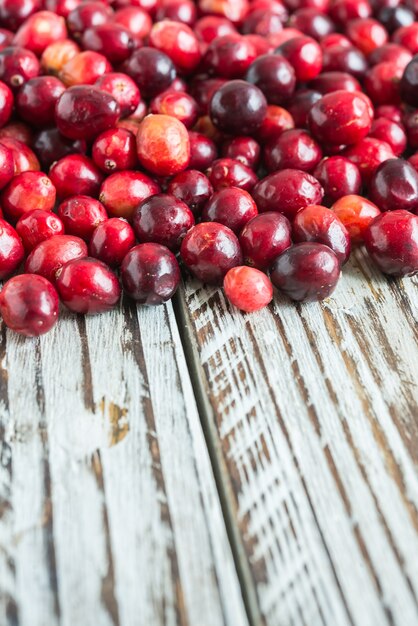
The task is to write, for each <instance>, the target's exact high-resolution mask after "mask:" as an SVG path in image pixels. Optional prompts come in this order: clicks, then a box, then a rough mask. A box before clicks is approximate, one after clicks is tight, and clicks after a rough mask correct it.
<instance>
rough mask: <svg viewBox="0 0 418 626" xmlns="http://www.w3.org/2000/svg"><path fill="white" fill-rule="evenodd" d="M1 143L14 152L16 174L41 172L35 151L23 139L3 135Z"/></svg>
mask: <svg viewBox="0 0 418 626" xmlns="http://www.w3.org/2000/svg"><path fill="white" fill-rule="evenodd" d="M0 144H2V145H3V146H6V148H9V150H10V152H11V153H12V159H13V166H14V173H15V176H17V175H18V174H21V173H22V172H39V170H40V169H41V166H40V163H39V161H38V159H37V158H36V155H35V153H34V152H33V151H32V150H31V149H30V148H29V147H28V146H27V145H26V144H24V143H23V142H22V141H18V140H17V139H12V138H11V137H1V139H0Z"/></svg>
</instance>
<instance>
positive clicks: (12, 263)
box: [0, 219, 24, 280]
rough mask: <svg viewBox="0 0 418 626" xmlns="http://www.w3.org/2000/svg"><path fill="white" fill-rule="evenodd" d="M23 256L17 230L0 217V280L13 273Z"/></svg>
mask: <svg viewBox="0 0 418 626" xmlns="http://www.w3.org/2000/svg"><path fill="white" fill-rule="evenodd" d="M23 257H24V249H23V245H22V242H21V240H20V237H19V236H18V234H17V232H16V231H15V229H14V228H13V226H11V225H10V224H9V223H8V222H6V221H5V220H3V219H0V280H3V278H8V277H9V276H10V274H13V272H14V271H15V270H16V269H17V268H18V267H19V265H20V264H21V263H22V261H23Z"/></svg>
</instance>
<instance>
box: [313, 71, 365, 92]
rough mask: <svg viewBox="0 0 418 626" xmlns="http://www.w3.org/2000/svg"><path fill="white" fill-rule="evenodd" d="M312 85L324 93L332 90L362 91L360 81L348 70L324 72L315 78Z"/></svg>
mask: <svg viewBox="0 0 418 626" xmlns="http://www.w3.org/2000/svg"><path fill="white" fill-rule="evenodd" d="M310 86H311V87H312V89H314V90H315V91H319V92H320V93H322V94H326V93H330V92H331V91H340V90H344V91H361V86H360V83H359V82H358V80H357V79H356V78H354V76H351V74H347V72H322V74H319V75H318V76H317V77H316V78H314V79H313V80H312V81H311V83H310Z"/></svg>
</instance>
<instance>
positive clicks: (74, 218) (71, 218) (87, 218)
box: [57, 196, 107, 242]
mask: <svg viewBox="0 0 418 626" xmlns="http://www.w3.org/2000/svg"><path fill="white" fill-rule="evenodd" d="M57 214H58V215H59V217H60V218H61V219H62V221H63V223H64V227H65V232H66V233H67V234H68V235H75V236H76V237H80V238H81V239H84V240H85V241H87V242H88V241H90V238H91V236H92V234H93V232H94V230H95V228H96V227H97V226H98V225H99V224H101V223H103V222H105V221H106V220H107V213H106V209H105V208H104V206H103V204H101V203H100V202H99V201H98V200H95V199H94V198H90V197H89V196H72V197H71V198H67V199H66V200H64V202H62V203H61V204H60V205H59V207H58V209H57Z"/></svg>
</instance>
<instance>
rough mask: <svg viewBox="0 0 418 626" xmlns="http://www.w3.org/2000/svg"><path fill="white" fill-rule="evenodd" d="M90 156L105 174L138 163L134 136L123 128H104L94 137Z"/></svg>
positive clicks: (129, 168) (133, 166) (128, 168)
mask: <svg viewBox="0 0 418 626" xmlns="http://www.w3.org/2000/svg"><path fill="white" fill-rule="evenodd" d="M92 156H93V161H94V162H95V163H96V165H97V166H98V167H100V169H101V170H102V171H103V172H105V173H107V174H110V173H112V172H115V171H120V170H132V169H135V167H136V165H137V163H138V156H137V149H136V137H135V135H134V134H133V133H131V132H130V131H129V130H126V129H124V128H112V129H110V130H105V131H104V132H103V133H101V134H100V135H99V136H98V137H97V138H96V140H95V142H94V144H93V148H92Z"/></svg>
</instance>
